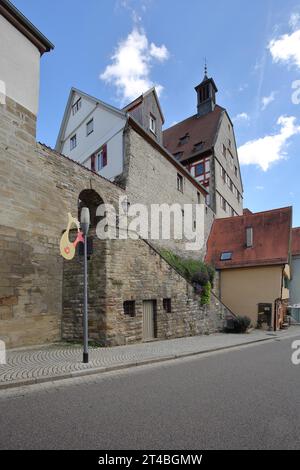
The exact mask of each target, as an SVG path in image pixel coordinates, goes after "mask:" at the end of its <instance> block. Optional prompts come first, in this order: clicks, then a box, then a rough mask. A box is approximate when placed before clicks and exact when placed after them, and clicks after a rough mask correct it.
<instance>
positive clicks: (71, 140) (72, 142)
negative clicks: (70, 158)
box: [70, 134, 77, 150]
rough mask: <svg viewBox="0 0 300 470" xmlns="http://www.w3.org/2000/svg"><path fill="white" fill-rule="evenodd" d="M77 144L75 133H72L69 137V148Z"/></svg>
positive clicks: (71, 148)
mask: <svg viewBox="0 0 300 470" xmlns="http://www.w3.org/2000/svg"><path fill="white" fill-rule="evenodd" d="M76 146H77V139H76V134H74V135H73V136H72V137H71V139H70V150H73V149H74V148H75V147H76Z"/></svg>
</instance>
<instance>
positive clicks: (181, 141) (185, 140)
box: [179, 133, 190, 145]
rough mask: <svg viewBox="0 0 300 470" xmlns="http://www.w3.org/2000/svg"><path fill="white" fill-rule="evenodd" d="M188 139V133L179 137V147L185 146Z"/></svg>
mask: <svg viewBox="0 0 300 470" xmlns="http://www.w3.org/2000/svg"><path fill="white" fill-rule="evenodd" d="M189 138H190V136H189V134H188V133H187V134H185V135H184V136H183V137H180V139H179V145H184V144H186V143H187V142H188V141H189Z"/></svg>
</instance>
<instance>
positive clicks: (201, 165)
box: [195, 163, 204, 176]
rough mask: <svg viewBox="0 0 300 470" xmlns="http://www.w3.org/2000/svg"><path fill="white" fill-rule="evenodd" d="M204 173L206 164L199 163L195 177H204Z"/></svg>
mask: <svg viewBox="0 0 300 470" xmlns="http://www.w3.org/2000/svg"><path fill="white" fill-rule="evenodd" d="M203 173H204V163H197V165H196V166H195V176H200V175H203Z"/></svg>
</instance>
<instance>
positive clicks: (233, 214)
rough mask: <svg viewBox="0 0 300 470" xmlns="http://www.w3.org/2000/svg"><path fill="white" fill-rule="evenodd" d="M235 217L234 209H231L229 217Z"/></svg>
mask: <svg viewBox="0 0 300 470" xmlns="http://www.w3.org/2000/svg"><path fill="white" fill-rule="evenodd" d="M234 216H235V211H234V209H232V208H231V217H234Z"/></svg>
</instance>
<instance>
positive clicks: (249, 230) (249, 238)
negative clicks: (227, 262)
mask: <svg viewBox="0 0 300 470" xmlns="http://www.w3.org/2000/svg"><path fill="white" fill-rule="evenodd" d="M252 246H253V227H247V228H246V247H247V248H251V247H252Z"/></svg>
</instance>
